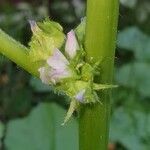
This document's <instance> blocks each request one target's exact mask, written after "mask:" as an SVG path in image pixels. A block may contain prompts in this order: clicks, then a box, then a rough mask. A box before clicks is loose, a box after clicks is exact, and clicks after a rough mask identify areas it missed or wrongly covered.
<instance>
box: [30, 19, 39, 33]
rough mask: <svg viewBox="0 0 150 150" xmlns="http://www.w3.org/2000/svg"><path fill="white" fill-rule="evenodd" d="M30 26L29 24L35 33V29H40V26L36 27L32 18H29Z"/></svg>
mask: <svg viewBox="0 0 150 150" xmlns="http://www.w3.org/2000/svg"><path fill="white" fill-rule="evenodd" d="M29 23H30V26H31V30H32V32H33V33H36V32H37V31H39V30H40V28H39V27H38V25H37V23H36V21H34V20H29Z"/></svg>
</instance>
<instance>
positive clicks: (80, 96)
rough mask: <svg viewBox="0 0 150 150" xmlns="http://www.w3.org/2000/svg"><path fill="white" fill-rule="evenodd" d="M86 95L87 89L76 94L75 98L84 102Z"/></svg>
mask: <svg viewBox="0 0 150 150" xmlns="http://www.w3.org/2000/svg"><path fill="white" fill-rule="evenodd" d="M84 95H85V89H83V90H81V91H80V92H78V93H77V94H76V96H75V99H76V100H77V101H79V102H81V103H83V102H84Z"/></svg>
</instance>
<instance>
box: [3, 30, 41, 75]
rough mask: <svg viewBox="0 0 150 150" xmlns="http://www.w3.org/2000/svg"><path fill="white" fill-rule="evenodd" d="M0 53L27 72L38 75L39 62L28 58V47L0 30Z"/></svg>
mask: <svg viewBox="0 0 150 150" xmlns="http://www.w3.org/2000/svg"><path fill="white" fill-rule="evenodd" d="M0 53H2V54H3V55H4V56H6V57H8V58H9V59H10V60H12V61H13V62H15V63H16V64H17V65H18V66H20V67H22V68H23V69H25V70H26V71H28V72H29V73H31V74H33V75H35V76H38V67H39V64H36V63H34V64H33V62H32V60H30V58H29V54H28V49H27V48H26V47H25V46H23V45H21V44H20V43H19V42H17V41H15V40H14V39H12V38H11V37H10V36H8V35H7V34H6V33H4V32H3V31H2V30H0Z"/></svg>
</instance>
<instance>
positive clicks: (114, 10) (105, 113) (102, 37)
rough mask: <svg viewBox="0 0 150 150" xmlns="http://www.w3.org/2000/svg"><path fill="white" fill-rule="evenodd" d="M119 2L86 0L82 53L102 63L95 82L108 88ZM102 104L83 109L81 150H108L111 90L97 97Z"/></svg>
mask: <svg viewBox="0 0 150 150" xmlns="http://www.w3.org/2000/svg"><path fill="white" fill-rule="evenodd" d="M118 8H119V3H118V0H87V26H86V39H85V49H86V51H87V54H88V56H90V57H93V59H95V61H98V60H100V59H102V64H101V76H100V77H99V78H98V79H97V82H100V83H107V84H111V81H112V76H113V66H114V52H115V44H116V31H117V20H118ZM99 95H100V101H101V102H102V105H101V104H96V105H90V106H83V107H82V108H81V111H80V118H79V147H80V150H107V149H108V147H107V146H108V133H109V118H110V108H111V106H110V90H106V91H102V92H100V93H99Z"/></svg>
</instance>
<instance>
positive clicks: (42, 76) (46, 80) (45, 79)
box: [38, 67, 51, 84]
mask: <svg viewBox="0 0 150 150" xmlns="http://www.w3.org/2000/svg"><path fill="white" fill-rule="evenodd" d="M38 71H39V73H40V79H41V80H42V82H43V83H45V84H49V83H50V81H51V78H50V76H49V73H48V72H49V70H48V68H46V67H41V68H39V70H38Z"/></svg>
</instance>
